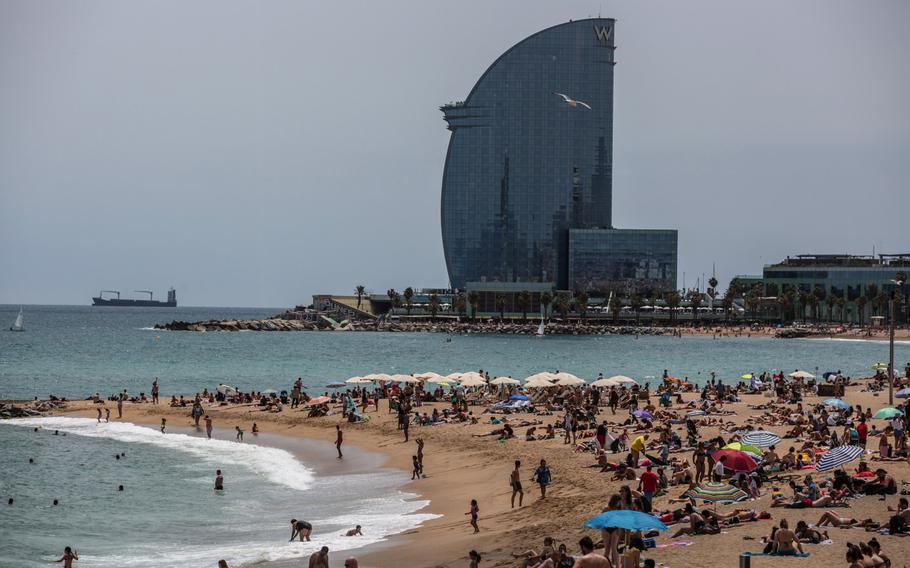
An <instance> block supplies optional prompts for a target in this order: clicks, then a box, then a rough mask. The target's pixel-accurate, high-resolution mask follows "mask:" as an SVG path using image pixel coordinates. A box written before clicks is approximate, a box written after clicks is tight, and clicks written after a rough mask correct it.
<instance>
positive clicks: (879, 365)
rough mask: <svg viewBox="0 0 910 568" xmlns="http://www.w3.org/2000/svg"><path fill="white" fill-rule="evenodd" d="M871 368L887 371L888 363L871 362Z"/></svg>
mask: <svg viewBox="0 0 910 568" xmlns="http://www.w3.org/2000/svg"><path fill="white" fill-rule="evenodd" d="M872 368H873V369H875V370H876V371H887V370H888V363H873V364H872Z"/></svg>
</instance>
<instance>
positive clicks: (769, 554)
mask: <svg viewBox="0 0 910 568" xmlns="http://www.w3.org/2000/svg"><path fill="white" fill-rule="evenodd" d="M740 556H792V557H794V558H808V557H809V553H808V552H803V553H802V554H775V553H773V552H743V553H740Z"/></svg>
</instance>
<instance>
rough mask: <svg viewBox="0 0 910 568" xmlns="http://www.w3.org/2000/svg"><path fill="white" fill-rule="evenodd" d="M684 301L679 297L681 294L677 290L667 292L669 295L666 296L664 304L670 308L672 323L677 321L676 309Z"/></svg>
mask: <svg viewBox="0 0 910 568" xmlns="http://www.w3.org/2000/svg"><path fill="white" fill-rule="evenodd" d="M680 301H682V298H681V297H680V295H679V292H677V291H676V290H674V291H672V292H667V295H666V296H664V302H666V303H667V307H668V308H670V321H671V322H673V321H676V308H678V307H679V302H680Z"/></svg>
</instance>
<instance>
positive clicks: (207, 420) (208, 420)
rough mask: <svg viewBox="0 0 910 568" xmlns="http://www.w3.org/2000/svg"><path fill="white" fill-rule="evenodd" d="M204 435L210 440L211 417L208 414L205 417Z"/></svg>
mask: <svg viewBox="0 0 910 568" xmlns="http://www.w3.org/2000/svg"><path fill="white" fill-rule="evenodd" d="M205 435H206V436H208V439H209V440H211V439H212V417H211V416H209V415H208V414H206V415H205Z"/></svg>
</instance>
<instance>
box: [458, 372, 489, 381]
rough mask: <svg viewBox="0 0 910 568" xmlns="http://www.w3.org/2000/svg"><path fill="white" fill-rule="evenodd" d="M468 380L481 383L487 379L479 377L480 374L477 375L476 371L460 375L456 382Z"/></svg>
mask: <svg viewBox="0 0 910 568" xmlns="http://www.w3.org/2000/svg"><path fill="white" fill-rule="evenodd" d="M468 379H480V380H482V381H483V382H486V381H487V378H486V377H484V376H483V375H481V374H480V373H478V372H477V371H468V372H467V373H462V374H461V376H460V377H458V381H459V382H460V383H464V382H465V381H466V380H468Z"/></svg>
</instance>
